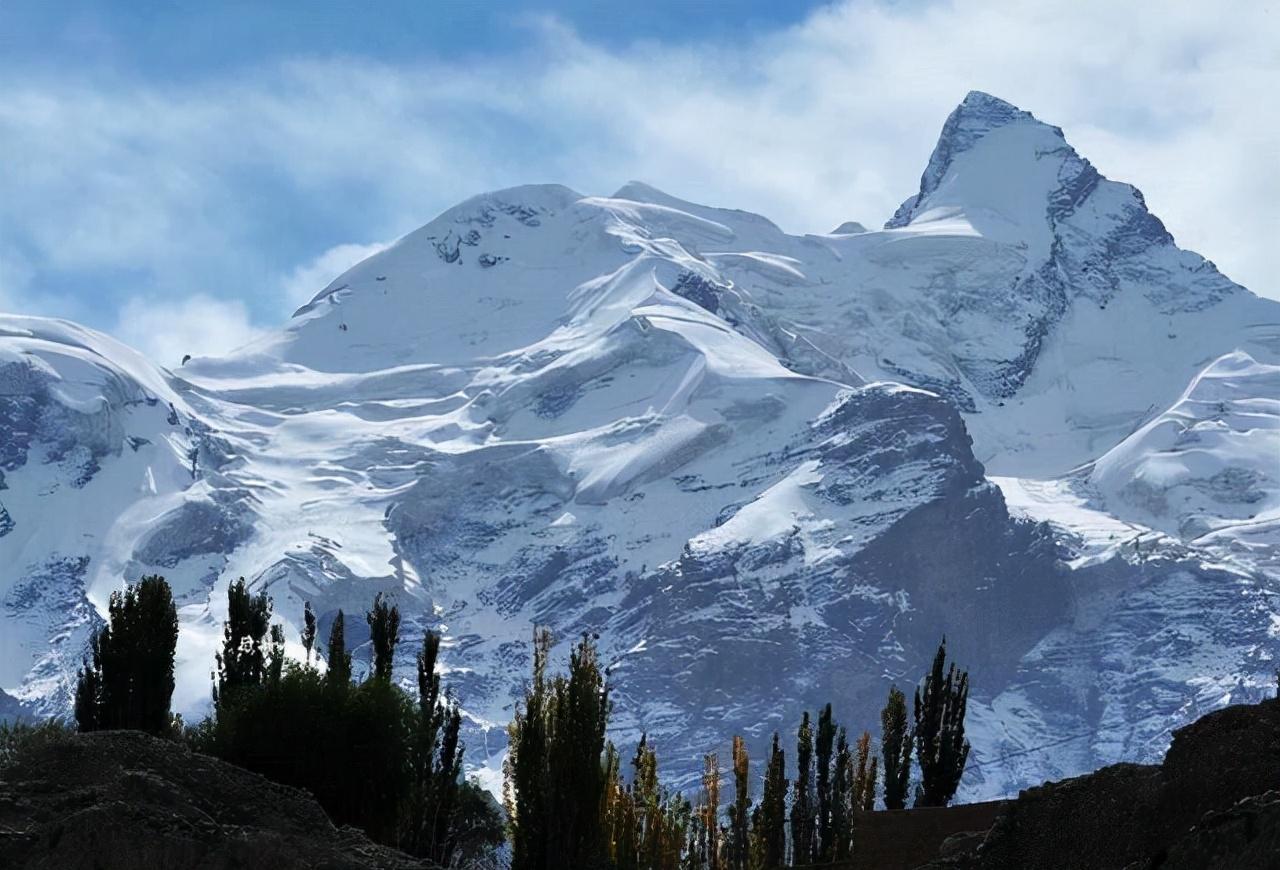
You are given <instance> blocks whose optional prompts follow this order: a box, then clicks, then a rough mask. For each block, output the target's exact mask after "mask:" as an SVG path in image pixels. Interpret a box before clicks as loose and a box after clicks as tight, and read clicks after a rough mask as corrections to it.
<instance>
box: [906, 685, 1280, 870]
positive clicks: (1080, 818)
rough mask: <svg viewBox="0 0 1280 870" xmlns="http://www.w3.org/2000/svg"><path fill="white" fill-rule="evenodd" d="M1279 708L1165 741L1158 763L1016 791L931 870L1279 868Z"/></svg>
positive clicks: (1250, 711) (1219, 716)
mask: <svg viewBox="0 0 1280 870" xmlns="http://www.w3.org/2000/svg"><path fill="white" fill-rule="evenodd" d="M1277 785H1280V701H1277V700H1270V701H1264V702H1262V703H1261V704H1256V705H1240V706H1235V707H1227V708H1226V709H1223V710H1219V711H1217V712H1215V713H1210V714H1209V715H1207V716H1205V717H1204V718H1202V719H1200V720H1198V721H1197V722H1194V723H1192V724H1191V725H1188V726H1187V727H1185V728H1182V729H1179V730H1178V731H1176V732H1174V737H1173V744H1172V746H1171V747H1170V748H1169V752H1168V754H1167V755H1166V756H1165V759H1164V763H1163V764H1162V765H1160V766H1148V765H1136V764H1116V765H1112V766H1110V767H1105V768H1103V769H1102V770H1099V771H1097V772H1096V773H1091V774H1089V775H1087V776H1081V777H1077V778H1075V779H1068V780H1065V781H1063V782H1055V783H1048V784H1046V785H1043V786H1039V787H1038V788H1032V789H1027V790H1026V791H1024V792H1022V793H1021V794H1020V795H1019V796H1018V799H1017V800H1016V801H1011V802H1009V803H1008V804H1007V805H1006V806H1005V808H1004V810H1003V811H1002V812H1001V813H1000V815H999V816H998V817H997V818H996V821H995V824H993V825H992V827H991V830H990V832H989V833H988V834H987V836H986V837H985V839H984V840H983V841H982V843H981V844H980V845H978V846H976V848H969V849H960V850H958V851H957V852H955V853H953V854H951V855H949V856H946V857H942V858H939V859H938V860H937V861H935V862H933V863H931V864H929V865H927V867H928V868H931V870H941V868H944V867H945V868H953V870H960V868H964V870H1006V868H1007V870H1013V868H1026V867H1035V868H1039V870H1052V868H1063V870H1068V868H1080V867H1089V868H1095V870H1108V868H1115V870H1165V868H1179V870H1182V868H1192V867H1195V868H1204V867H1221V868H1227V867H1230V868H1240V870H1247V868H1276V867H1280V793H1277V792H1275V791H1273V789H1275V787H1276V786H1277Z"/></svg>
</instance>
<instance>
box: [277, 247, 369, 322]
mask: <svg viewBox="0 0 1280 870" xmlns="http://www.w3.org/2000/svg"><path fill="white" fill-rule="evenodd" d="M386 248H387V243H385V242H375V243H374V244H371V245H355V244H346V245H335V246H334V247H332V248H330V249H329V250H327V251H325V252H324V253H323V254H321V255H320V256H318V257H316V258H315V259H314V260H312V261H311V262H309V263H303V264H302V265H301V266H298V267H297V268H295V269H294V270H293V271H292V272H290V273H289V275H288V276H287V277H285V279H284V281H282V282H281V287H282V292H283V295H284V304H285V306H286V307H287V308H288V309H289V312H290V313H291V312H293V311H294V310H295V309H297V308H299V307H301V306H302V305H305V304H306V303H308V302H310V301H311V299H312V298H313V297H314V296H315V295H316V294H317V293H319V292H320V291H321V290H323V289H324V288H325V287H327V286H328V285H329V284H330V283H331V282H332V281H333V279H334V278H337V277H338V276H339V275H341V274H342V273H343V272H345V271H347V270H348V269H350V268H351V267H352V266H354V265H355V264H356V263H359V262H360V261H361V260H365V259H368V258H369V257H372V256H373V255H374V254H376V253H378V252H379V251H382V250H385V249H386Z"/></svg>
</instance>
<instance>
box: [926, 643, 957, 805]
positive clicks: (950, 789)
mask: <svg viewBox="0 0 1280 870" xmlns="http://www.w3.org/2000/svg"><path fill="white" fill-rule="evenodd" d="M946 660H947V639H946V638H945V637H944V638H943V639H942V643H941V644H939V645H938V652H937V654H936V655H935V656H934V658H933V667H932V668H930V670H929V673H928V674H927V675H926V676H925V679H924V687H923V691H921V688H919V687H917V688H916V695H915V726H916V727H915V738H916V760H917V761H918V762H919V764H920V786H919V788H918V789H917V790H916V806H918V807H920V806H922V807H945V806H946V805H947V804H948V803H950V802H951V798H953V797H954V796H955V793H956V789H957V788H959V786H960V777H961V776H963V775H964V766H965V763H966V762H967V761H968V759H969V741H968V740H966V739H965V736H964V717H965V711H966V708H967V707H968V703H969V673H968V672H967V671H961V670H959V669H958V668H957V667H956V666H955V664H954V663H952V664H951V666H950V667H949V668H946ZM944 668H945V672H944Z"/></svg>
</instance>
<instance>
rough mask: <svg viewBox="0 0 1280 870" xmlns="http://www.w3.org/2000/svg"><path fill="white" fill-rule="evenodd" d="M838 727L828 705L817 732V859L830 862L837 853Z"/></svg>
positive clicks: (819, 719) (819, 720) (820, 715)
mask: <svg viewBox="0 0 1280 870" xmlns="http://www.w3.org/2000/svg"><path fill="white" fill-rule="evenodd" d="M835 737H836V726H835V722H834V721H833V720H832V716H831V705H830V704H827V705H826V706H825V707H823V708H822V710H821V711H820V712H819V713H818V732H817V755H818V762H817V794H818V802H817V844H816V849H815V850H814V852H815V855H814V856H815V857H816V858H817V859H818V860H819V861H829V860H831V856H832V854H833V853H834V851H835V843H834V842H833V839H832V769H831V762H832V755H831V753H832V750H833V749H834V745H835Z"/></svg>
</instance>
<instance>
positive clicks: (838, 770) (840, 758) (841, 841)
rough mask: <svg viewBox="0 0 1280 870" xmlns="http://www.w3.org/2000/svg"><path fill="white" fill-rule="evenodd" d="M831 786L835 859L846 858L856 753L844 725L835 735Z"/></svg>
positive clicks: (849, 849)
mask: <svg viewBox="0 0 1280 870" xmlns="http://www.w3.org/2000/svg"><path fill="white" fill-rule="evenodd" d="M832 779H833V782H832V786H831V839H832V854H831V857H832V859H833V860H835V861H846V860H848V859H849V856H850V855H851V854H852V848H853V817H854V811H855V810H856V809H857V805H856V804H855V802H854V770H853V753H852V751H850V749H849V735H848V733H847V732H846V731H845V729H844V728H843V727H841V728H840V732H839V734H838V735H837V736H836V758H835V773H834V775H833V777H832Z"/></svg>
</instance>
